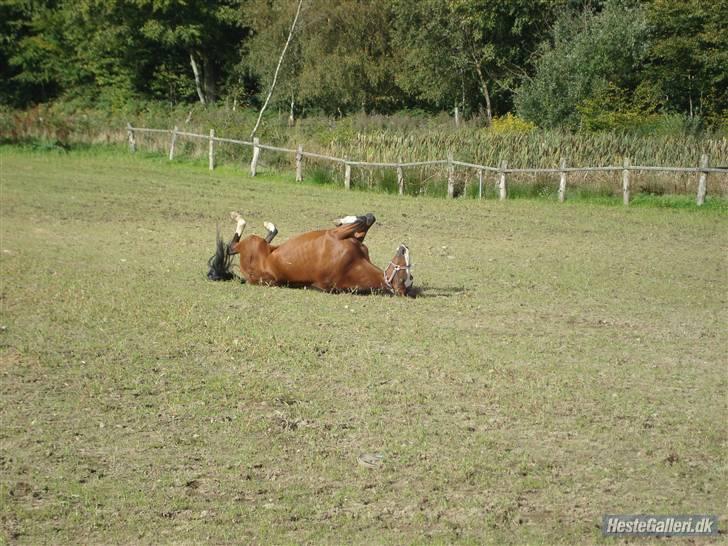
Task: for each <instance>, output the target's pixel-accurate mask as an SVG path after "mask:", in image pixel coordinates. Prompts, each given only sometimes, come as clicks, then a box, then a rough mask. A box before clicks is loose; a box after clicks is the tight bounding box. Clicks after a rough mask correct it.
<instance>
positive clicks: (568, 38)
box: [515, 0, 649, 127]
mask: <svg viewBox="0 0 728 546" xmlns="http://www.w3.org/2000/svg"><path fill="white" fill-rule="evenodd" d="M648 43H649V42H648V25H647V19H646V15H645V11H644V9H643V8H642V6H641V5H640V4H639V3H637V2H629V1H622V0H607V1H606V2H605V3H604V7H603V9H602V11H599V12H595V11H592V9H591V8H590V7H587V8H586V9H585V10H583V11H580V12H576V13H575V12H573V11H570V10H567V11H565V12H564V13H563V14H562V15H561V16H560V18H559V19H558V21H557V22H556V24H555V25H554V28H553V31H552V37H551V39H550V40H549V41H548V42H545V43H544V44H542V46H541V51H540V55H539V58H538V60H537V62H536V71H535V75H534V76H533V78H528V79H525V81H524V83H523V84H522V85H521V87H520V88H519V89H518V91H517V94H516V102H515V104H516V109H517V112H518V114H519V115H520V116H522V117H524V118H525V119H527V120H529V121H532V122H534V123H536V124H538V125H541V126H544V127H555V126H559V125H567V126H570V127H576V126H578V124H579V110H578V107H579V105H580V104H582V103H584V101H587V100H589V99H592V98H594V97H596V96H599V95H604V94H605V90H606V89H607V88H608V87H609V86H610V85H612V86H616V87H618V88H620V89H626V90H634V89H635V88H636V87H637V84H638V83H639V79H640V70H641V67H642V63H643V61H644V58H645V55H646V52H647V47H648Z"/></svg>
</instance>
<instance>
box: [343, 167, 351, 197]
mask: <svg viewBox="0 0 728 546" xmlns="http://www.w3.org/2000/svg"><path fill="white" fill-rule="evenodd" d="M344 188H346V189H347V190H350V189H351V165H349V164H348V163H344Z"/></svg>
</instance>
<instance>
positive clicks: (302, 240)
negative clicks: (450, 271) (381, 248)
mask: <svg viewBox="0 0 728 546" xmlns="http://www.w3.org/2000/svg"><path fill="white" fill-rule="evenodd" d="M230 216H231V218H232V219H233V221H235V222H236V229H235V234H234V235H233V238H232V241H231V242H230V244H229V245H227V248H226V247H225V245H224V244H223V242H222V240H221V239H220V236H219V233H218V237H217V248H216V252H215V255H213V256H212V258H210V261H209V263H208V265H209V266H210V271H209V272H208V275H207V276H208V278H210V279H212V280H227V279H229V278H230V277H231V274H230V273H229V271H228V268H229V266H230V262H231V258H232V256H233V255H235V254H238V255H239V256H240V272H241V274H242V275H243V277H244V279H245V281H247V282H249V283H251V284H266V285H273V286H290V287H312V288H317V289H319V290H323V291H325V292H358V293H384V294H394V295H397V296H410V297H414V296H415V295H416V290H415V288H414V287H413V286H412V280H413V277H412V274H411V273H410V270H411V269H412V263H411V262H410V252H409V249H408V248H407V246H406V245H404V244H400V245H399V247H398V248H397V251H396V253H395V255H394V257H393V258H392V260H391V261H390V262H389V264H388V265H387V267H386V268H385V269H384V270H381V269H379V268H378V267H377V266H375V265H374V264H372V262H371V261H370V260H369V249H368V248H367V246H366V245H365V244H364V237H365V236H366V234H367V232H368V231H369V228H370V227H371V226H372V225H373V224H374V222H375V220H376V219H375V218H374V215H373V214H371V213H370V214H366V215H364V216H345V217H344V218H341V219H339V220H337V221H336V222H335V223H336V227H335V228H333V229H326V230H317V231H309V232H306V233H302V234H300V235H297V236H295V237H293V238H291V239H289V240H288V241H286V242H285V243H283V244H281V245H279V246H274V245H272V244H271V242H272V241H273V238H274V237H275V236H276V235H277V234H278V230H277V229H276V227H275V225H273V224H272V223H270V222H265V223H264V225H265V228H266V231H267V234H266V237H265V238H263V237H258V236H257V235H251V236H249V237H246V238H245V239H242V240H241V238H240V237H241V236H242V234H243V230H244V229H245V226H246V222H245V220H244V219H243V217H242V216H240V214H238V213H237V212H232V213H231V214H230Z"/></svg>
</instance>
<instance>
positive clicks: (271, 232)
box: [263, 222, 278, 244]
mask: <svg viewBox="0 0 728 546" xmlns="http://www.w3.org/2000/svg"><path fill="white" fill-rule="evenodd" d="M263 225H264V226H265V230H266V232H267V233H266V236H265V242H266V243H268V244H271V243H272V242H273V238H274V237H275V236H276V235H278V228H277V227H276V226H275V224H274V223H273V222H263Z"/></svg>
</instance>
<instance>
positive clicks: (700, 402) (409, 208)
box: [0, 147, 728, 544]
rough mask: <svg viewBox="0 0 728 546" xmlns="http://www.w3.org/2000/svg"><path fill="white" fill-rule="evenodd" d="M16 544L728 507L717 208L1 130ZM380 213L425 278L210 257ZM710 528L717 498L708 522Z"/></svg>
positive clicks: (537, 527)
mask: <svg viewBox="0 0 728 546" xmlns="http://www.w3.org/2000/svg"><path fill="white" fill-rule="evenodd" d="M0 176H1V177H2V179H1V184H2V186H1V190H2V199H1V200H0V206H1V207H2V208H1V210H0V213H1V215H2V216H1V218H2V222H1V223H0V241H1V244H0V246H1V247H2V248H1V249H0V275H1V278H2V286H1V292H0V294H1V296H0V297H1V300H0V303H1V308H0V311H1V313H0V326H1V329H0V374H2V382H0V389H1V392H0V399H1V400H2V404H1V405H0V431H1V432H0V467H1V468H2V472H0V533H1V535H0V536H2V537H3V540H5V541H7V542H10V543H16V542H17V543H23V544H38V543H68V542H83V543H155V544H156V543H160V542H163V543H172V542H211V543H246V544H251V543H259V544H267V543H304V542H311V543H317V544H318V543H337V544H338V543H342V542H346V543H412V542H425V541H435V542H441V543H453V542H467V543H493V544H508V543H514V544H515V543H519V544H520V543H544V544H552V543H556V542H560V543H574V544H577V543H578V544H585V543H598V542H602V541H603V539H602V537H601V532H600V529H599V526H600V524H601V518H602V515H603V514H606V513H610V514H631V513H637V514H642V513H644V514H716V515H718V518H719V520H720V521H721V522H723V521H725V519H726V516H728V514H726V506H725V498H726V483H728V480H727V478H728V476H726V465H725V442H726V428H725V422H726V416H728V410H727V408H726V397H725V392H726V387H727V385H726V374H725V348H726V341H727V340H726V334H725V323H726V318H727V317H726V292H725V286H726V280H728V279H727V278H726V247H727V246H728V235H727V234H728V229H727V228H728V219H727V217H726V215H725V213H724V210H723V209H721V208H705V207H704V208H696V207H693V208H690V209H687V208H686V209H680V208H675V209H664V208H650V207H621V206H620V207H609V206H599V205H593V204H590V203H588V202H583V201H580V202H576V201H572V202H569V201H568V200H567V202H566V203H565V204H563V205H556V204H553V203H550V202H546V201H539V200H508V201H505V202H498V201H495V200H484V201H481V202H478V201H474V200H458V201H450V202H448V201H445V200H442V199H434V198H429V197H418V198H414V197H408V196H403V197H396V196H392V195H387V194H382V193H373V192H371V193H370V192H342V191H339V190H336V189H331V188H328V187H319V186H315V185H312V184H296V183H294V182H292V181H288V180H287V178H288V177H278V176H277V175H272V174H266V173H262V174H259V176H257V177H256V178H250V177H248V176H247V175H245V174H244V173H241V170H240V168H239V167H238V166H235V165H221V166H220V167H219V168H217V169H215V170H214V171H208V170H207V169H206V168H205V167H203V166H200V165H197V164H194V163H183V162H180V163H178V162H174V163H171V162H168V161H167V160H166V159H164V160H161V159H153V158H149V157H141V155H140V156H130V155H128V154H120V153H118V152H102V151H94V150H92V151H90V152H83V151H72V152H70V153H63V154H61V153H32V152H28V151H24V150H21V149H20V148H15V147H3V148H0ZM230 210H240V212H241V213H242V214H243V215H244V216H245V218H246V219H247V220H248V228H247V233H258V234H261V233H263V227H262V222H263V221H266V220H270V221H273V222H275V223H276V225H277V226H278V229H279V230H280V234H279V235H278V237H279V240H280V241H283V240H285V239H286V238H287V237H289V236H291V235H293V234H295V233H299V232H301V231H304V230H309V229H314V228H317V227H327V226H330V221H331V220H332V219H333V218H335V217H339V216H341V215H344V214H362V213H366V212H373V213H375V214H376V216H377V223H376V224H375V225H374V226H373V227H372V228H371V229H370V231H369V234H368V235H367V244H368V246H369V248H370V252H371V258H372V262H373V263H375V264H377V265H379V266H383V265H385V264H386V263H387V261H388V260H389V259H390V258H391V255H392V253H393V251H394V250H395V249H396V247H397V245H398V244H399V243H400V242H405V243H407V245H408V246H409V248H410V250H411V252H412V258H413V261H414V263H415V266H416V268H415V270H414V272H413V273H414V277H415V279H414V281H415V285H418V286H421V287H422V288H423V294H422V296H421V297H419V298H417V299H415V300H409V299H407V300H405V299H399V298H390V297H370V296H366V297H365V296H354V295H347V294H342V295H330V294H323V293H318V292H314V291H310V290H293V289H284V288H266V287H259V286H247V285H243V284H240V283H237V282H229V283H213V282H209V281H207V280H206V279H205V273H206V260H207V258H208V256H209V255H210V254H211V253H212V251H213V246H214V241H215V228H216V225H217V224H220V229H221V231H222V234H223V236H224V237H229V236H230V235H232V230H233V226H232V224H229V220H228V219H227V214H228V211H230ZM721 525H722V524H721Z"/></svg>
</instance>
